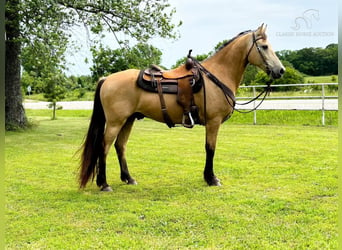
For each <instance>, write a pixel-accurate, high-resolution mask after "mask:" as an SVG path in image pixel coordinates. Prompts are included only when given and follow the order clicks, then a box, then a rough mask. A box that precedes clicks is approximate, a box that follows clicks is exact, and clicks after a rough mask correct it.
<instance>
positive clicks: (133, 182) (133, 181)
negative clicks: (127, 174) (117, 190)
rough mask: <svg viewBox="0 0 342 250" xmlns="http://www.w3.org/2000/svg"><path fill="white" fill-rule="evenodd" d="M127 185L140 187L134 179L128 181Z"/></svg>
mask: <svg viewBox="0 0 342 250" xmlns="http://www.w3.org/2000/svg"><path fill="white" fill-rule="evenodd" d="M127 185H138V182H136V181H135V180H134V179H130V180H128V181H127Z"/></svg>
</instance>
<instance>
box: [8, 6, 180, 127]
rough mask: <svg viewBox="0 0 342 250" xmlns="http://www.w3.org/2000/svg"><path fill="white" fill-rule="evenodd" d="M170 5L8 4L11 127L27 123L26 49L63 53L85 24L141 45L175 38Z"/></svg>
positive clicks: (9, 119)
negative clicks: (23, 81)
mask: <svg viewBox="0 0 342 250" xmlns="http://www.w3.org/2000/svg"><path fill="white" fill-rule="evenodd" d="M169 7H170V5H169V4H168V2H167V0H161V1H160V0H126V1H116V0H107V1H87V0H78V1H76V0H55V1H53V0H47V1H43V0H26V1H20V0H6V6H5V8H6V9H5V12H6V13H5V18H6V20H5V22H6V27H5V28H6V45H5V46H6V61H5V75H6V76H5V97H6V98H5V112H6V115H5V123H6V128H7V129H10V128H14V127H25V126H26V124H27V119H26V116H25V111H24V109H23V106H22V94H21V87H20V55H21V49H22V48H25V47H33V48H37V47H36V46H37V45H38V44H42V43H43V44H45V45H47V47H49V49H50V50H55V51H56V52H58V51H60V50H63V49H65V47H66V46H67V45H68V39H69V34H68V33H67V31H68V30H70V29H71V27H73V26H75V25H85V26H86V27H88V29H89V30H90V31H91V32H94V33H96V34H101V33H102V32H103V31H105V30H109V31H111V32H112V33H113V34H114V35H115V37H116V38H117V36H116V33H118V32H123V33H124V34H126V35H129V36H130V37H132V38H134V39H136V40H138V41H142V42H143V41H147V40H148V39H149V38H151V37H154V36H160V37H163V38H176V37H177V33H175V32H173V31H174V29H175V27H176V25H175V24H174V23H172V21H171V20H172V18H173V15H174V13H175V9H169ZM180 24H181V23H180ZM180 24H179V25H180ZM99 39H101V36H99ZM117 41H118V42H120V41H119V40H118V39H117ZM32 51H39V49H35V50H34V49H32ZM57 54H58V53H56V55H55V57H57Z"/></svg>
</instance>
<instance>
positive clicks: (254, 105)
mask: <svg viewBox="0 0 342 250" xmlns="http://www.w3.org/2000/svg"><path fill="white" fill-rule="evenodd" d="M255 97H256V95H255V87H254V86H253V98H255ZM255 102H256V100H255V101H254V102H253V108H254V109H255V107H256V104H255ZM256 112H257V111H256V109H255V110H254V111H253V124H254V125H256V123H257V117H256Z"/></svg>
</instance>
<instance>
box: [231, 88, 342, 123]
mask: <svg viewBox="0 0 342 250" xmlns="http://www.w3.org/2000/svg"><path fill="white" fill-rule="evenodd" d="M329 85H330V86H332V85H335V86H338V83H314V84H311V83H307V84H286V85H272V88H279V87H289V88H298V87H300V88H303V89H304V87H305V88H307V87H309V86H315V90H316V91H315V93H317V87H318V88H319V91H320V95H315V96H273V95H272V94H271V95H270V96H267V97H266V99H265V101H264V102H263V103H262V104H261V105H260V106H259V107H258V109H257V110H321V111H322V125H323V126H324V125H325V111H327V110H338V96H327V95H326V94H325V92H326V88H327V86H329ZM262 87H266V85H255V86H241V87H240V89H250V88H251V89H252V93H253V97H255V96H256V95H257V91H256V89H257V88H262ZM303 92H304V91H303ZM291 93H292V92H291ZM251 98H252V97H237V98H236V99H237V102H238V103H239V101H240V102H243V101H246V100H250V99H251ZM260 101H261V98H260V99H259V100H256V101H254V102H251V103H250V104H248V105H243V106H241V105H238V104H237V105H236V108H237V109H242V110H251V109H253V108H255V107H256V106H257V105H258V104H259V103H260ZM257 110H255V111H253V113H254V119H253V122H254V124H256V123H257Z"/></svg>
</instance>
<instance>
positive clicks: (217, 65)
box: [202, 35, 250, 94]
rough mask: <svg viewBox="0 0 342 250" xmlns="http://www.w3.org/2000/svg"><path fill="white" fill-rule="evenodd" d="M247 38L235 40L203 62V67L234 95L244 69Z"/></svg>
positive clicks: (246, 36)
mask: <svg viewBox="0 0 342 250" xmlns="http://www.w3.org/2000/svg"><path fill="white" fill-rule="evenodd" d="M248 41H249V36H248V35H245V36H242V37H239V38H237V39H236V40H235V41H233V42H232V43H231V44H229V45H227V46H226V47H224V48H222V49H221V50H220V51H218V52H217V53H216V54H215V55H213V56H212V57H210V58H209V59H207V60H206V61H204V62H203V63H202V64H203V66H204V67H205V68H206V69H208V70H209V71H210V72H211V73H212V74H214V75H215V76H216V77H217V78H218V79H219V80H220V81H222V82H223V83H224V84H226V85H227V86H228V87H229V88H230V89H231V90H232V91H233V92H234V94H235V93H236V90H237V89H238V87H239V85H240V82H241V80H242V76H243V73H244V71H245V68H246V57H247V53H248V50H249V46H250V43H249V42H248Z"/></svg>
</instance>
